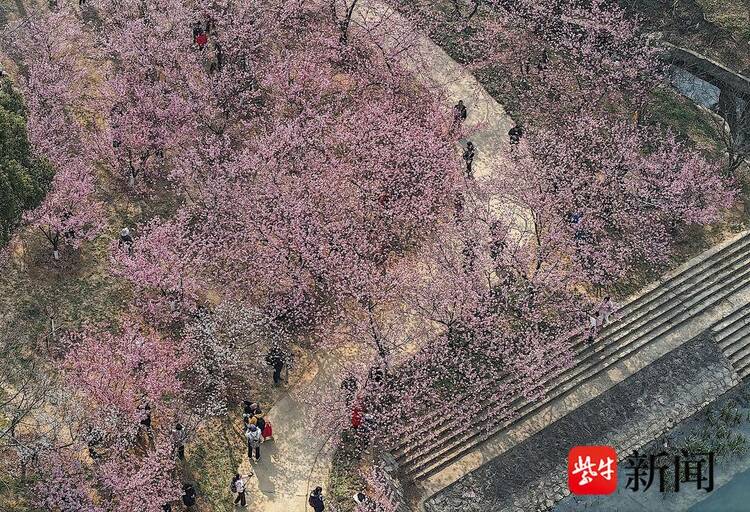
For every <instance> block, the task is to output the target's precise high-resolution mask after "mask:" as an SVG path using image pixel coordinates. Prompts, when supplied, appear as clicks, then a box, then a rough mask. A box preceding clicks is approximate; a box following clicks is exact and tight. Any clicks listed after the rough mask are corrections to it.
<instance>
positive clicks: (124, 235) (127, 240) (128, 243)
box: [117, 228, 133, 254]
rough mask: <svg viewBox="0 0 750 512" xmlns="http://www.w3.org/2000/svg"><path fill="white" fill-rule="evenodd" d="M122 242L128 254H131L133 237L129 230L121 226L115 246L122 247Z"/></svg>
mask: <svg viewBox="0 0 750 512" xmlns="http://www.w3.org/2000/svg"><path fill="white" fill-rule="evenodd" d="M123 244H124V245H125V248H126V249H127V250H128V254H131V253H132V252H133V237H132V236H131V235H130V230H129V229H128V228H122V229H121V230H120V240H119V241H118V242H117V247H118V248H119V247H122V246H123Z"/></svg>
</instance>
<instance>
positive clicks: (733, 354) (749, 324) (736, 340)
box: [711, 304, 750, 379]
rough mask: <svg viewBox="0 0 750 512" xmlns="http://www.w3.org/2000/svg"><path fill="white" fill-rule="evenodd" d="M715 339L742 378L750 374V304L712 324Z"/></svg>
mask: <svg viewBox="0 0 750 512" xmlns="http://www.w3.org/2000/svg"><path fill="white" fill-rule="evenodd" d="M711 330H712V331H713V333H714V339H715V340H716V342H717V343H718V344H719V347H720V348H721V350H722V352H723V353H724V355H725V356H726V357H727V359H729V361H730V362H731V363H732V366H733V367H734V368H735V370H736V371H737V374H738V375H739V376H740V378H742V379H745V378H747V377H748V376H750V304H745V305H743V306H742V307H739V308H737V309H736V310H735V311H734V312H732V314H731V315H729V316H728V317H727V318H726V319H725V320H722V321H721V322H717V323H716V324H714V325H713V326H711Z"/></svg>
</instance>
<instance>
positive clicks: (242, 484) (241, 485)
mask: <svg viewBox="0 0 750 512" xmlns="http://www.w3.org/2000/svg"><path fill="white" fill-rule="evenodd" d="M251 476H253V473H252V472H250V474H248V475H240V474H239V473H237V474H236V475H234V478H232V492H236V493H237V497H236V498H235V499H234V504H235V505H237V504H238V503H239V504H240V506H241V507H244V506H245V505H247V499H246V497H245V488H246V486H247V479H248V478H249V477H251Z"/></svg>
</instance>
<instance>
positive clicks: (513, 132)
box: [508, 125, 523, 146]
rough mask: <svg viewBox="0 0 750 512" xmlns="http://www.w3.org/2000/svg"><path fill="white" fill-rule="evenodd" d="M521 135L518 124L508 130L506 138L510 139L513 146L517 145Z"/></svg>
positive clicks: (521, 131)
mask: <svg viewBox="0 0 750 512" xmlns="http://www.w3.org/2000/svg"><path fill="white" fill-rule="evenodd" d="M522 136H523V128H522V127H521V126H519V125H516V126H514V127H513V128H511V129H510V130H508V138H509V139H510V143H511V145H513V146H518V144H519V143H520V142H521V137H522Z"/></svg>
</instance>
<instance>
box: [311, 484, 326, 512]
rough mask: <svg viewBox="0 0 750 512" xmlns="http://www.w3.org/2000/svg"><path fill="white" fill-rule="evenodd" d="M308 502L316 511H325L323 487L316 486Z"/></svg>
mask: <svg viewBox="0 0 750 512" xmlns="http://www.w3.org/2000/svg"><path fill="white" fill-rule="evenodd" d="M307 503H308V504H309V505H310V506H311V507H312V508H313V510H314V511H315V512H323V511H324V510H325V509H326V506H325V504H324V503H323V488H322V487H316V488H315V489H313V492H311V493H310V497H309V498H308V499H307Z"/></svg>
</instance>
